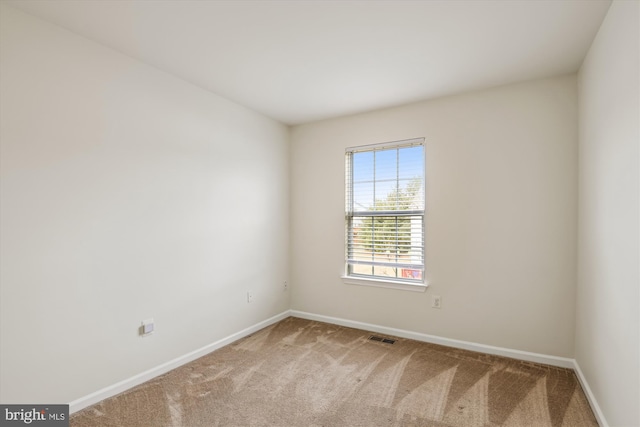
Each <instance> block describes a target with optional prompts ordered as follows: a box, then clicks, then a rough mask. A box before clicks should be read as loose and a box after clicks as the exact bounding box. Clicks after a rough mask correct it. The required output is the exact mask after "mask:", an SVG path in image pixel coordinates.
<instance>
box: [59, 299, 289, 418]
mask: <svg viewBox="0 0 640 427" xmlns="http://www.w3.org/2000/svg"><path fill="white" fill-rule="evenodd" d="M290 315H291V313H290V310H287V311H284V312H282V313H280V314H278V315H275V316H273V317H271V318H269V319H267V320H264V321H262V322H260V323H256V324H255V325H253V326H250V327H248V328H246V329H243V330H242V331H240V332H236V333H235V334H232V335H229V336H228V337H226V338H222V339H220V340H218V341H216V342H214V343H211V344H209V345H206V346H204V347H202V348H199V349H197V350H195V351H192V352H190V353H187V354H185V355H183V356H180V357H177V358H175V359H173V360H170V361H168V362H166V363H163V364H162V365H160V366H156V367H155V368H151V369H149V370H147V371H144V372H142V373H140V374H138V375H134V376H133V377H131V378H128V379H126V380H123V381H120V382H118V383H116V384H113V385H110V386H108V387H105V388H103V389H102V390H98V391H96V392H94V393H91V394H89V395H87V396H84V397H81V398H79V399H76V400H74V401H73V402H70V403H69V413H71V414H72V413H74V412H77V411H79V410H81V409H84V408H86V407H87V406H91V405H94V404H96V403H98V402H100V401H101V400H104V399H106V398H108V397H112V396H115V395H116V394H119V393H122V392H123V391H125V390H128V389H130V388H132V387H135V386H137V385H140V384H142V383H144V382H146V381H149V380H151V379H153V378H155V377H157V376H159V375H162V374H165V373H167V372H169V371H170V370H172V369H175V368H177V367H179V366H182V365H184V364H186V363H189V362H191V361H193V360H196V359H198V358H200V357H202V356H204V355H206V354H208V353H211V352H212V351H214V350H217V349H219V348H221V347H224V346H225V345H228V344H231V343H232V342H234V341H237V340H239V339H240V338H244V337H246V336H248V335H251V334H252V333H254V332H256V331H259V330H260V329H262V328H266V327H267V326H269V325H272V324H274V323H276V322H279V321H280V320H282V319H285V318H287V317H289V316H290Z"/></svg>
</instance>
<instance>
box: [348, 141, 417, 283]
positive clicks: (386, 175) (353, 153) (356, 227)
mask: <svg viewBox="0 0 640 427" xmlns="http://www.w3.org/2000/svg"><path fill="white" fill-rule="evenodd" d="M345 163H346V165H345V170H346V186H345V187H346V192H345V194H346V200H345V205H346V209H345V223H346V230H345V235H346V244H345V246H346V272H347V275H348V276H361V277H371V278H378V279H384V278H390V279H393V280H401V281H408V282H420V283H422V282H423V276H424V211H425V197H424V196H425V190H424V187H425V178H424V176H425V172H424V163H425V162H424V138H418V139H411V140H404V141H397V142H392V143H384V144H374V145H366V146H360V147H351V148H347V150H346V152H345Z"/></svg>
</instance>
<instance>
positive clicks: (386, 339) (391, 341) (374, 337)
mask: <svg viewBox="0 0 640 427" xmlns="http://www.w3.org/2000/svg"><path fill="white" fill-rule="evenodd" d="M369 341H378V342H382V343H385V344H395V342H396V340H392V339H390V338H383V337H379V336H377V335H371V336H370V337H369Z"/></svg>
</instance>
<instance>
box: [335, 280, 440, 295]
mask: <svg viewBox="0 0 640 427" xmlns="http://www.w3.org/2000/svg"><path fill="white" fill-rule="evenodd" d="M342 282H343V283H345V284H347V285H360V286H374V287H377V288H388V289H399V290H402V291H412V292H424V291H426V290H427V287H428V286H429V284H428V283H426V282H425V283H407V282H401V281H396V280H382V279H365V278H363V277H353V276H342Z"/></svg>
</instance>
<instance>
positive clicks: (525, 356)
mask: <svg viewBox="0 0 640 427" xmlns="http://www.w3.org/2000/svg"><path fill="white" fill-rule="evenodd" d="M291 316H294V317H300V318H302V319H308V320H317V321H318V322H325V323H332V324H334V325H340V326H346V327H349V328H356V329H364V330H367V331H372V332H378V333H381V334H387V335H393V336H396V337H401V338H409V339H412V340H416V341H423V342H428V343H432V344H439V345H445V346H448V347H455V348H461V349H464V350H471V351H477V352H480V353H488V354H494V355H496V356H504V357H510V358H512V359H518V360H526V361H528V362H535V363H543V364H545V365H551V366H559V367H562V368H570V369H573V367H574V366H575V361H574V360H573V359H569V358H566V357H558V356H549V355H546V354H539V353H530V352H528V351H521V350H512V349H509V348H502V347H494V346H491V345H485V344H478V343H474V342H469V341H461V340H454V339H451V338H443V337H439V336H436V335H428V334H423V333H420V332H412V331H406V330H404V329H395V328H388V327H386V326H380V325H374V324H371V323H363V322H356V321H353V320H347V319H340V318H337V317H329V316H323V315H320V314H313V313H307V312H304V311H297V310H291Z"/></svg>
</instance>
